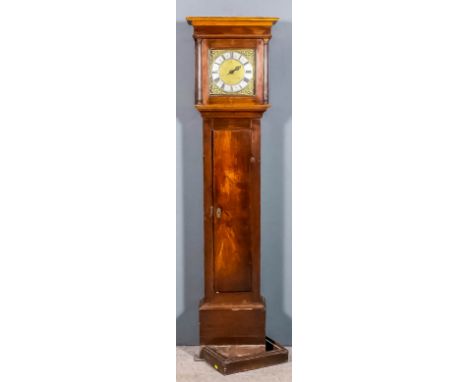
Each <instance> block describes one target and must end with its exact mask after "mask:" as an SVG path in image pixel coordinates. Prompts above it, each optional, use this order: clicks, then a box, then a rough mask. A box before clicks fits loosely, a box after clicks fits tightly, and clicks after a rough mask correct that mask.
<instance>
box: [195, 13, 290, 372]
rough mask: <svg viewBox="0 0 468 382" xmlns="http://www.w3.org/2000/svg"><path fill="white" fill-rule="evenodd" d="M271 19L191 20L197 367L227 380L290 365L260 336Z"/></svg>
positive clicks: (271, 342) (275, 346)
mask: <svg viewBox="0 0 468 382" xmlns="http://www.w3.org/2000/svg"><path fill="white" fill-rule="evenodd" d="M277 20H278V19H277V18H263V17H187V21H188V23H189V24H191V25H192V26H193V29H194V34H193V36H194V39H195V107H196V108H197V109H198V110H199V111H200V113H201V116H202V119H203V168H204V251H205V253H204V277H205V280H204V286H205V291H204V297H203V299H202V300H201V302H200V307H199V324H200V345H201V352H200V357H201V358H204V359H205V360H206V361H207V362H208V363H210V364H211V365H212V366H213V367H214V368H215V369H217V370H218V371H220V372H221V373H223V374H229V373H233V372H238V371H243V370H249V369H252V368H257V367H261V366H267V365H271V364H275V363H279V362H284V361H287V359H288V353H287V350H286V349H285V348H284V347H282V346H281V345H280V344H278V343H276V342H275V341H274V340H272V339H270V338H268V337H266V335H265V301H264V298H263V297H262V295H261V293H260V121H261V118H262V115H263V113H264V112H265V111H266V110H267V109H268V108H269V106H270V105H269V104H268V92H269V88H268V44H269V41H270V38H271V28H272V26H273V25H274V24H275V23H276V21H277Z"/></svg>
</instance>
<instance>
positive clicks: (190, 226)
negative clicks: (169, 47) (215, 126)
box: [176, 21, 291, 345]
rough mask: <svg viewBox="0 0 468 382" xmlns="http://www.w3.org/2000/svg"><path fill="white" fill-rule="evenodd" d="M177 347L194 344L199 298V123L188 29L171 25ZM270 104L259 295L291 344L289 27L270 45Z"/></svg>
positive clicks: (280, 27) (279, 29) (281, 26)
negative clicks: (174, 36)
mask: <svg viewBox="0 0 468 382" xmlns="http://www.w3.org/2000/svg"><path fill="white" fill-rule="evenodd" d="M176 28H177V47H176V55H177V68H176V73H177V81H176V83H177V85H176V86H177V88H176V91H177V345H198V343H199V337H198V304H199V301H200V299H201V298H202V297H203V166H202V125H201V122H202V120H201V117H200V115H199V113H198V111H196V110H195V109H194V107H193V104H194V67H195V64H194V54H195V53H194V48H195V47H194V41H193V38H192V27H191V26H190V25H188V24H186V23H185V22H178V23H177V26H176ZM270 102H271V104H272V107H271V109H270V110H269V111H267V112H266V113H265V115H264V117H263V119H262V165H261V166H262V167H261V171H262V178H261V184H262V195H261V196H262V204H261V211H262V220H261V222H262V227H261V235H262V274H261V277H262V281H261V285H262V294H263V295H264V296H265V299H266V306H267V328H266V330H267V335H268V336H270V337H272V338H274V339H275V340H277V341H279V342H281V343H282V344H284V345H291V197H290V196H291V192H290V189H291V181H290V180H291V23H289V22H288V23H286V22H281V21H280V22H278V24H277V25H275V26H274V27H273V39H272V41H271V43H270Z"/></svg>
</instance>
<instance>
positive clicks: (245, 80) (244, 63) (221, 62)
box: [208, 49, 256, 96]
mask: <svg viewBox="0 0 468 382" xmlns="http://www.w3.org/2000/svg"><path fill="white" fill-rule="evenodd" d="M255 64H256V63H255V49H210V50H209V60H208V71H209V73H208V77H209V91H210V95H215V96H217V95H223V96H253V95H255V77H256V66H255Z"/></svg>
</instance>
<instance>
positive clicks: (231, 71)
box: [229, 65, 241, 74]
mask: <svg viewBox="0 0 468 382" xmlns="http://www.w3.org/2000/svg"><path fill="white" fill-rule="evenodd" d="M240 68H241V66H240V65H237V66H236V67H235V68H234V69H232V70H230V71H229V74H234V72H237V71H238V70H239V69H240Z"/></svg>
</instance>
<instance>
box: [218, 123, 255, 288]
mask: <svg viewBox="0 0 468 382" xmlns="http://www.w3.org/2000/svg"><path fill="white" fill-rule="evenodd" d="M251 144H252V136H251V131H250V130H249V129H239V130H235V129H226V130H224V129H223V130H214V131H213V168H214V171H213V197H214V216H213V218H214V225H213V228H214V243H213V244H214V246H213V248H214V284H215V285H214V287H215V291H217V292H248V291H250V290H251V289H252V254H251V224H250V223H251V222H250V188H251V184H250V183H251V177H250V158H251V155H252V154H251V153H252V150H251ZM218 209H219V210H218Z"/></svg>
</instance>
